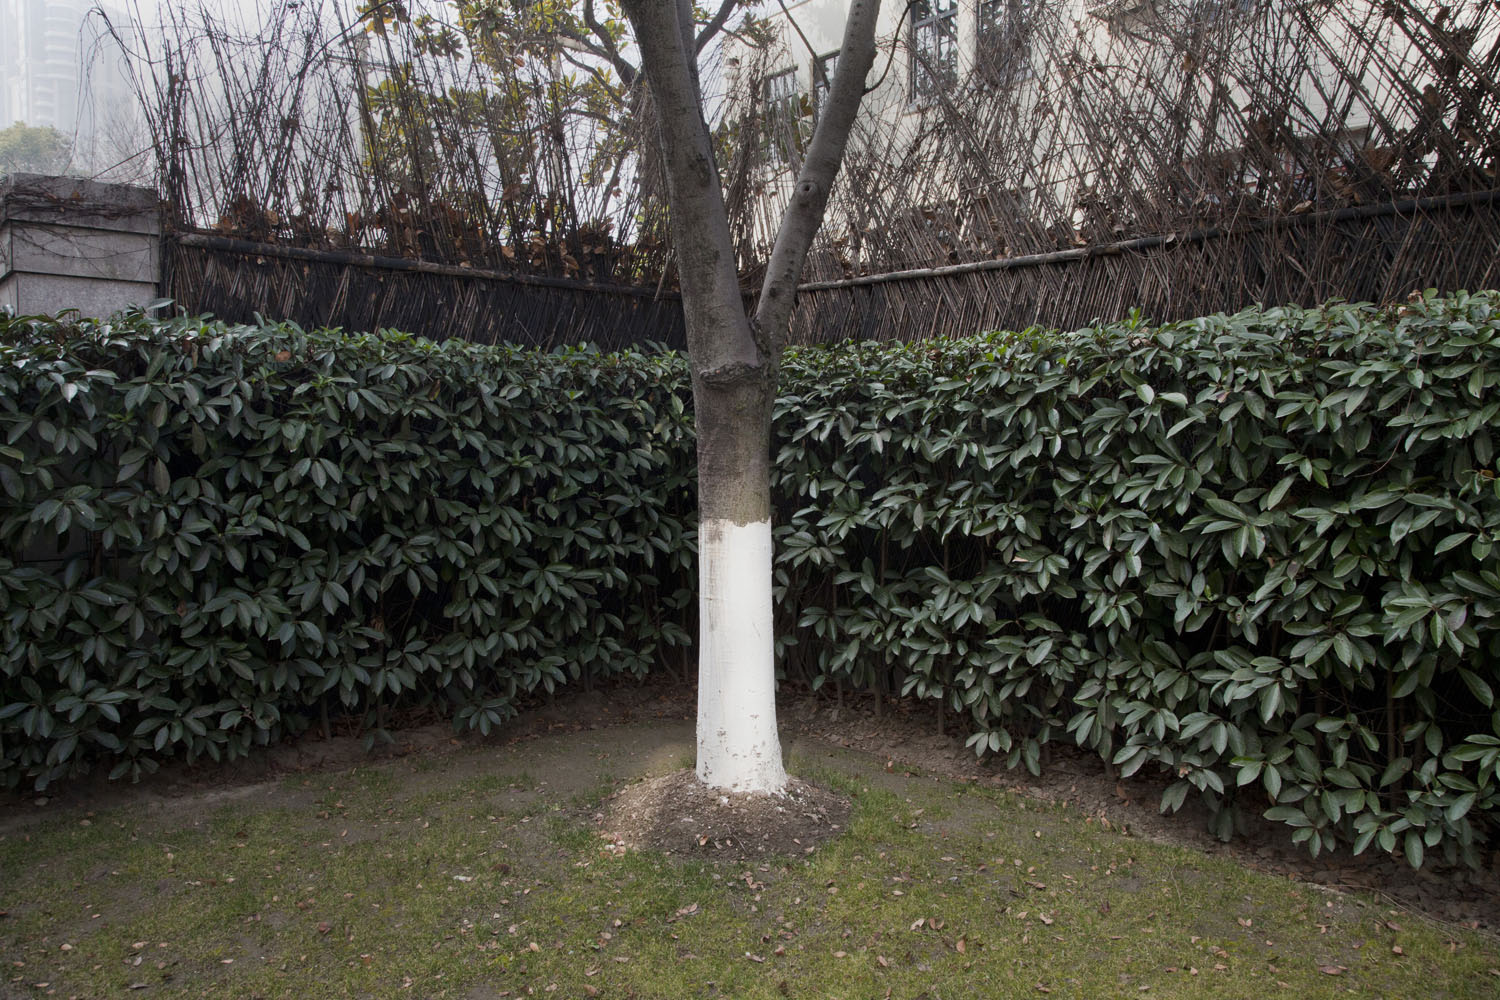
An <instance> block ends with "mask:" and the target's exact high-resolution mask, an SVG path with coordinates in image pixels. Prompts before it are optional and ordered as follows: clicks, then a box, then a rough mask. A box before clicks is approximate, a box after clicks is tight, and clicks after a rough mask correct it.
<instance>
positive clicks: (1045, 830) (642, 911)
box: [0, 727, 1500, 1000]
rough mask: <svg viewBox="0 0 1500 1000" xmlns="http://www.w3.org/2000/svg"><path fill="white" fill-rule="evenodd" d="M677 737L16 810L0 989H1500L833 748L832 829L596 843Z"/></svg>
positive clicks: (1270, 886)
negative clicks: (753, 850) (781, 846)
mask: <svg viewBox="0 0 1500 1000" xmlns="http://www.w3.org/2000/svg"><path fill="white" fill-rule="evenodd" d="M565 740H566V741H571V742H565ZM673 740H678V741H680V740H681V733H676V734H665V735H664V734H662V733H661V732H660V731H659V730H656V729H651V728H649V727H640V728H631V727H621V728H619V729H615V730H609V731H606V732H605V733H603V734H601V735H600V736H599V737H597V742H596V743H593V744H590V743H589V742H588V740H587V739H581V738H579V737H558V738H556V739H555V740H544V741H539V742H538V743H537V744H533V745H531V747H530V749H529V750H528V752H527V753H525V754H523V753H520V752H518V751H513V750H509V751H508V750H502V749H494V748H490V749H480V750H475V751H471V752H469V753H466V754H459V755H455V756H454V758H452V759H451V760H450V763H449V766H446V767H441V768H434V767H433V766H432V765H431V762H430V760H429V761H419V762H411V763H406V762H397V763H394V764H390V765H386V766H382V767H368V768H360V769H358V770H354V771H350V772H345V773H339V774H324V775H318V776H316V777H310V778H303V777H297V778H294V779H291V780H289V781H287V782H284V783H282V784H281V785H279V786H261V787H258V788H253V789H249V790H246V791H245V792H244V793H243V794H236V795H235V796H234V797H232V798H224V797H222V796H220V798H218V799H216V798H214V797H213V796H211V795H209V796H203V797H200V798H199V799H188V800H183V801H181V802H180V803H171V804H168V805H167V806H166V807H164V808H154V809H146V808H139V809H138V808H123V809H116V810H113V811H110V812H100V813H99V814H97V815H85V814H82V813H71V814H61V815H58V816H55V817H53V818H50V819H47V820H44V821H40V822H34V823H27V824H21V825H14V826H12V827H10V828H8V832H6V833H5V834H4V836H3V837H0V910H5V911H7V915H6V916H5V917H4V918H0V958H3V962H4V967H3V968H4V976H3V980H0V996H7V997H8V996H18V997H24V996H33V995H37V996H40V995H56V996H80V997H107V996H119V995H136V994H131V993H130V992H129V990H130V988H131V987H136V988H138V989H140V990H141V992H140V993H139V994H138V995H141V996H145V997H198V996H213V997H223V996H236V997H251V996H261V997H297V998H303V997H308V998H313V997H340V998H342V997H357V996H373V997H407V996H416V997H443V996H447V997H459V998H474V1000H482V998H489V997H498V996H507V995H508V996H517V995H527V994H528V992H529V991H532V990H534V991H535V993H536V994H537V995H545V994H546V993H547V992H548V991H549V990H551V991H552V992H553V993H555V995H557V996H560V997H580V996H594V995H598V996H603V997H628V996H636V997H662V998H675V997H697V996H702V997H709V996H734V997H768V998H779V997H783V996H793V997H796V996H803V997H851V998H852V997H884V996H887V995H889V996H894V997H919V996H923V997H927V998H931V1000H938V998H944V997H971V996H975V995H985V996H1006V997H1015V996H1043V995H1046V994H1049V993H1050V994H1052V995H1054V996H1059V997H1088V998H1094V997H1139V996H1143V995H1144V996H1150V997H1215V998H1218V997H1240V996H1243V997H1260V996H1265V995H1270V996H1275V995H1282V994H1284V995H1287V996H1296V995H1300V996H1302V997H1340V996H1347V995H1349V994H1351V993H1352V994H1355V995H1359V996H1381V997H1421V998H1440V997H1453V998H1461V997H1474V998H1490V997H1493V996H1495V995H1497V993H1500V949H1497V947H1496V943H1495V942H1494V941H1492V940H1489V939H1486V938H1483V937H1480V936H1478V935H1475V934H1473V933H1470V932H1461V931H1457V930H1452V929H1450V928H1447V927H1444V926H1441V925H1438V924H1434V923H1431V922H1428V921H1426V920H1423V919H1421V918H1419V917H1416V916H1413V915H1410V914H1407V913H1401V912H1396V911H1393V910H1391V909H1389V908H1388V907H1386V906H1385V905H1383V904H1380V903H1377V902H1374V901H1372V900H1368V899H1362V898H1359V897H1351V896H1343V895H1337V894H1331V893H1327V892H1324V891H1321V890H1319V889H1317V888H1315V887H1313V886H1309V885H1306V884H1300V883H1294V882H1289V881H1286V880H1284V879H1279V878H1274V877H1270V876H1267V875H1263V874H1259V873H1255V872H1250V871H1247V870H1245V869H1243V868H1240V867H1238V866H1237V865H1235V864H1233V863H1231V862H1228V861H1225V860H1222V859H1218V858H1213V857H1206V856H1203V855H1200V854H1197V853H1194V852H1192V851H1188V850H1183V849H1180V848H1173V847H1167V846H1162V845H1158V844H1153V843H1149V842H1144V841H1140V840H1136V839H1133V838H1131V837H1128V836H1124V835H1121V834H1119V833H1117V832H1113V831H1108V830H1103V829H1101V828H1099V826H1097V825H1096V824H1095V823H1094V822H1093V821H1092V820H1090V819H1087V818H1085V817H1083V816H1081V815H1079V814H1077V813H1074V812H1071V811H1068V810H1065V809H1060V808H1054V807H1050V806H1044V805H1039V804H1038V803H1036V802H1034V801H1030V800H1027V799H1025V798H1021V797H1018V796H1015V795H1011V794H1007V793H1003V792H999V791H996V790H993V789H986V788H979V787H975V786H972V785H962V784H955V783H952V782H947V781H942V780H935V779H932V778H927V777H920V776H916V777H906V776H901V775H892V774H887V773H885V772H884V771H883V770H881V768H880V767H879V765H878V763H877V762H875V761H873V760H871V759H870V758H866V757H862V756H858V755H855V754H848V753H842V752H835V751H828V750H824V749H821V748H819V749H815V750H811V751H809V753H808V754H806V755H803V756H799V757H797V758H794V760H793V767H794V770H796V771H797V772H798V773H800V774H802V775H803V776H805V777H809V778H811V779H813V780H817V781H820V782H822V783H824V784H828V785H833V786H835V787H838V788H839V789H841V790H843V791H844V792H846V793H847V794H849V795H850V796H851V798H852V799H853V801H854V814H853V817H852V818H851V822H850V830H849V832H848V833H847V834H846V835H845V836H843V837H842V838H841V839H838V840H836V841H833V842H831V843H829V844H827V845H825V846H824V847H822V848H819V849H818V850H816V851H815V852H813V853H811V854H808V855H804V856H801V857H791V858H778V859H774V860H772V861H769V862H764V863H756V864H736V863H731V862H719V863H716V862H713V861H710V860H704V859H688V860H684V859H678V858H669V857H665V856H661V855H651V854H629V855H625V856H623V857H617V856H613V855H612V854H610V853H609V852H608V851H606V850H604V849H603V847H604V844H603V842H602V841H601V840H600V839H599V837H598V836H597V834H596V831H595V826H594V823H593V819H592V817H593V815H594V813H595V812H596V811H597V809H598V808H599V803H600V801H601V800H602V799H603V798H604V797H605V796H606V795H607V793H608V792H609V791H610V790H611V788H613V787H615V784H614V782H615V781H616V780H617V779H616V778H613V777H610V776H612V775H613V776H623V778H624V779H628V778H631V777H635V776H638V775H639V774H641V773H645V772H647V771H652V770H654V771H656V772H657V773H659V772H660V769H661V767H662V763H663V762H666V763H667V764H668V765H670V764H672V763H677V762H679V761H680V758H681V747H680V746H678V745H676V744H673V742H672V741H673ZM632 748H633V749H632ZM549 762H550V763H549ZM586 765H587V766H586ZM38 984H46V985H38Z"/></svg>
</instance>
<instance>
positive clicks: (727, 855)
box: [599, 770, 850, 861]
mask: <svg viewBox="0 0 1500 1000" xmlns="http://www.w3.org/2000/svg"><path fill="white" fill-rule="evenodd" d="M849 809H850V806H849V800H848V799H847V798H846V797H844V796H843V795H840V794H839V793H837V792H834V791H830V790H828V789H825V788H819V787H818V786H816V785H811V784H809V783H807V782H806V781H803V780H801V779H800V778H792V779H791V780H790V781H789V782H788V783H787V789H786V794H784V795H764V794H756V793H732V792H725V791H722V790H720V789H714V788H709V787H707V786H706V785H704V784H703V783H702V782H700V781H699V780H698V778H697V776H696V775H695V774H694V773H693V772H692V771H691V770H682V771H673V772H672V773H671V774H666V775H663V776H661V777H659V778H650V779H647V780H646V781H639V782H636V783H635V784H632V785H627V786H626V787H625V788H623V789H621V790H620V791H619V792H616V793H615V794H614V795H613V796H611V797H610V798H609V800H608V801H607V802H606V803H605V808H604V811H603V812H602V813H601V814H600V816H599V823H600V828H601V832H602V833H603V835H604V836H605V837H606V838H607V839H608V840H609V842H610V844H612V845H613V846H614V847H615V848H616V849H618V850H633V849H643V848H644V849H647V850H657V851H661V852H663V853H666V854H672V855H678V856H688V857H705V858H715V859H722V860H726V861H748V860H753V859H756V858H764V857H770V856H773V855H787V854H792V855H800V854H811V853H812V852H813V851H814V850H815V849H816V848H817V846H818V845H819V844H822V843H825V842H827V841H829V840H831V839H833V838H834V837H837V836H839V835H840V834H842V833H843V832H844V831H845V830H846V829H847V828H848V823H849Z"/></svg>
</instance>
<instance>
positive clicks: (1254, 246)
mask: <svg viewBox="0 0 1500 1000" xmlns="http://www.w3.org/2000/svg"><path fill="white" fill-rule="evenodd" d="M1497 285H1500V192H1495V191H1486V192H1479V193H1476V194H1472V195H1463V196H1454V197H1445V198H1433V199H1424V200H1420V201H1418V200H1412V201H1405V202H1400V203H1388V204H1384V205H1369V206H1360V207H1358V208H1350V209H1341V210H1335V211H1329V212H1321V213H1306V214H1303V215H1293V216H1286V217H1283V218H1281V219H1272V220H1267V221H1264V222H1257V223H1256V224H1255V225H1253V226H1251V227H1247V228H1245V229H1243V230H1239V231H1235V230H1224V229H1218V228H1213V229H1205V230H1198V231H1195V232H1189V233H1182V234H1168V235H1165V236H1154V237H1144V238H1141V239H1135V240H1128V241H1124V242H1120V243H1113V244H1105V245H1101V246H1093V247H1083V248H1078V249H1075V250H1068V251H1061V252H1057V253H1044V254H1035V255H1031V256H1026V257H1014V258H1010V259H1003V260H995V261H983V262H976V263H972V264H961V265H955V266H950V267H943V268H930V269H925V270H912V271H900V272H894V273H888V274H883V275H872V276H868V277H862V278H854V279H849V280H841V281H828V282H815V283H810V284H808V285H805V286H803V289H802V291H801V292H800V293H799V294H798V297H797V308H796V311H795V313H794V315H793V318H792V342H793V343H820V342H828V341H838V340H844V339H855V340H918V339H923V338H927V337H945V336H961V335H963V334H965V333H972V332H974V331H976V330H988V329H1008V330H1018V329H1023V328H1025V327H1027V326H1030V325H1032V324H1038V325H1042V326H1052V327H1061V328H1064V329H1071V328H1075V327H1080V326H1084V325H1087V324H1089V323H1093V322H1095V321H1102V322H1109V321H1112V320H1117V319H1122V318H1124V317H1125V316H1127V315H1129V313H1130V311H1131V310H1132V309H1140V311H1141V312H1142V313H1144V314H1145V315H1146V316H1147V317H1149V318H1151V319H1153V320H1157V321H1167V320H1175V319H1187V318H1190V317H1193V316H1201V315H1204V314H1207V313H1213V312H1220V311H1232V310H1237V309H1240V308H1243V307H1245V306H1249V305H1254V304H1256V303H1264V304H1284V303H1298V304H1301V305H1313V304H1315V303H1318V302H1324V301H1327V300H1329V299H1334V298H1341V299H1347V300H1351V301H1366V300H1368V301H1374V302H1386V301H1390V300H1393V299H1404V298H1405V297H1406V296H1407V295H1408V294H1409V293H1411V292H1412V291H1415V290H1420V289H1425V288H1439V289H1443V290H1449V291H1451V290H1456V289H1479V288H1494V287H1497Z"/></svg>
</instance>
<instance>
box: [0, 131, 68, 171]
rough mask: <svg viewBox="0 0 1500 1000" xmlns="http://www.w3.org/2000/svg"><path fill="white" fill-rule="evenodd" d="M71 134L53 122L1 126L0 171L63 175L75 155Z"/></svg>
mask: <svg viewBox="0 0 1500 1000" xmlns="http://www.w3.org/2000/svg"><path fill="white" fill-rule="evenodd" d="M72 145H73V144H72V143H71V142H69V141H68V137H67V136H66V135H64V134H63V133H61V132H59V131H58V130H57V129H55V128H53V127H52V126H50V125H27V124H26V123H25V122H16V123H15V124H14V125H12V126H10V127H9V128H5V129H0V174H16V173H28V174H60V173H62V172H63V171H64V170H66V169H67V168H68V161H69V160H70V159H71V158H72Z"/></svg>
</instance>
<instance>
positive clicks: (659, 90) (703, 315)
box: [624, 0, 773, 373]
mask: <svg viewBox="0 0 1500 1000" xmlns="http://www.w3.org/2000/svg"><path fill="white" fill-rule="evenodd" d="M624 7H625V13H626V15H627V16H628V17H629V18H630V22H631V25H632V27H633V28H634V31H635V40H636V44H637V45H638V46H639V47H640V50H641V66H642V67H643V69H644V72H645V75H646V82H647V83H648V84H649V85H650V87H651V94H652V96H653V97H654V98H655V101H656V112H657V134H658V138H659V140H660V147H661V157H662V165H663V172H664V173H665V175H666V179H667V187H668V192H669V197H670V204H671V206H672V211H671V225H672V242H673V246H674V247H675V249H676V251H677V268H678V275H679V278H680V280H681V283H682V300H683V310H684V313H685V316H684V318H685V320H686V326H687V337H688V355H689V357H690V358H691V359H692V365H693V370H694V372H695V373H702V372H728V371H733V372H741V371H746V370H764V369H765V367H766V365H767V362H768V361H770V360H773V359H768V358H766V357H763V356H762V355H761V354H760V352H759V351H757V349H756V345H755V342H754V340H753V339H752V338H751V336H750V325H749V323H748V321H747V320H746V318H745V311H744V305H743V302H742V300H741V298H740V291H739V276H738V273H737V268H736V262H735V258H734V252H733V249H732V248H733V246H734V243H733V240H732V238H731V236H730V232H729V220H728V216H727V214H726V212H725V210H724V193H723V190H722V188H721V187H720V179H719V171H718V166H717V164H716V163H715V161H714V152H713V141H712V137H711V136H710V134H709V131H708V123H707V122H706V121H704V118H703V104H702V100H701V95H700V92H699V86H698V70H697V53H696V52H695V51H694V45H695V41H694V38H695V35H694V31H693V15H692V4H691V2H690V0H676V2H673V0H625V2H624Z"/></svg>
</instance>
